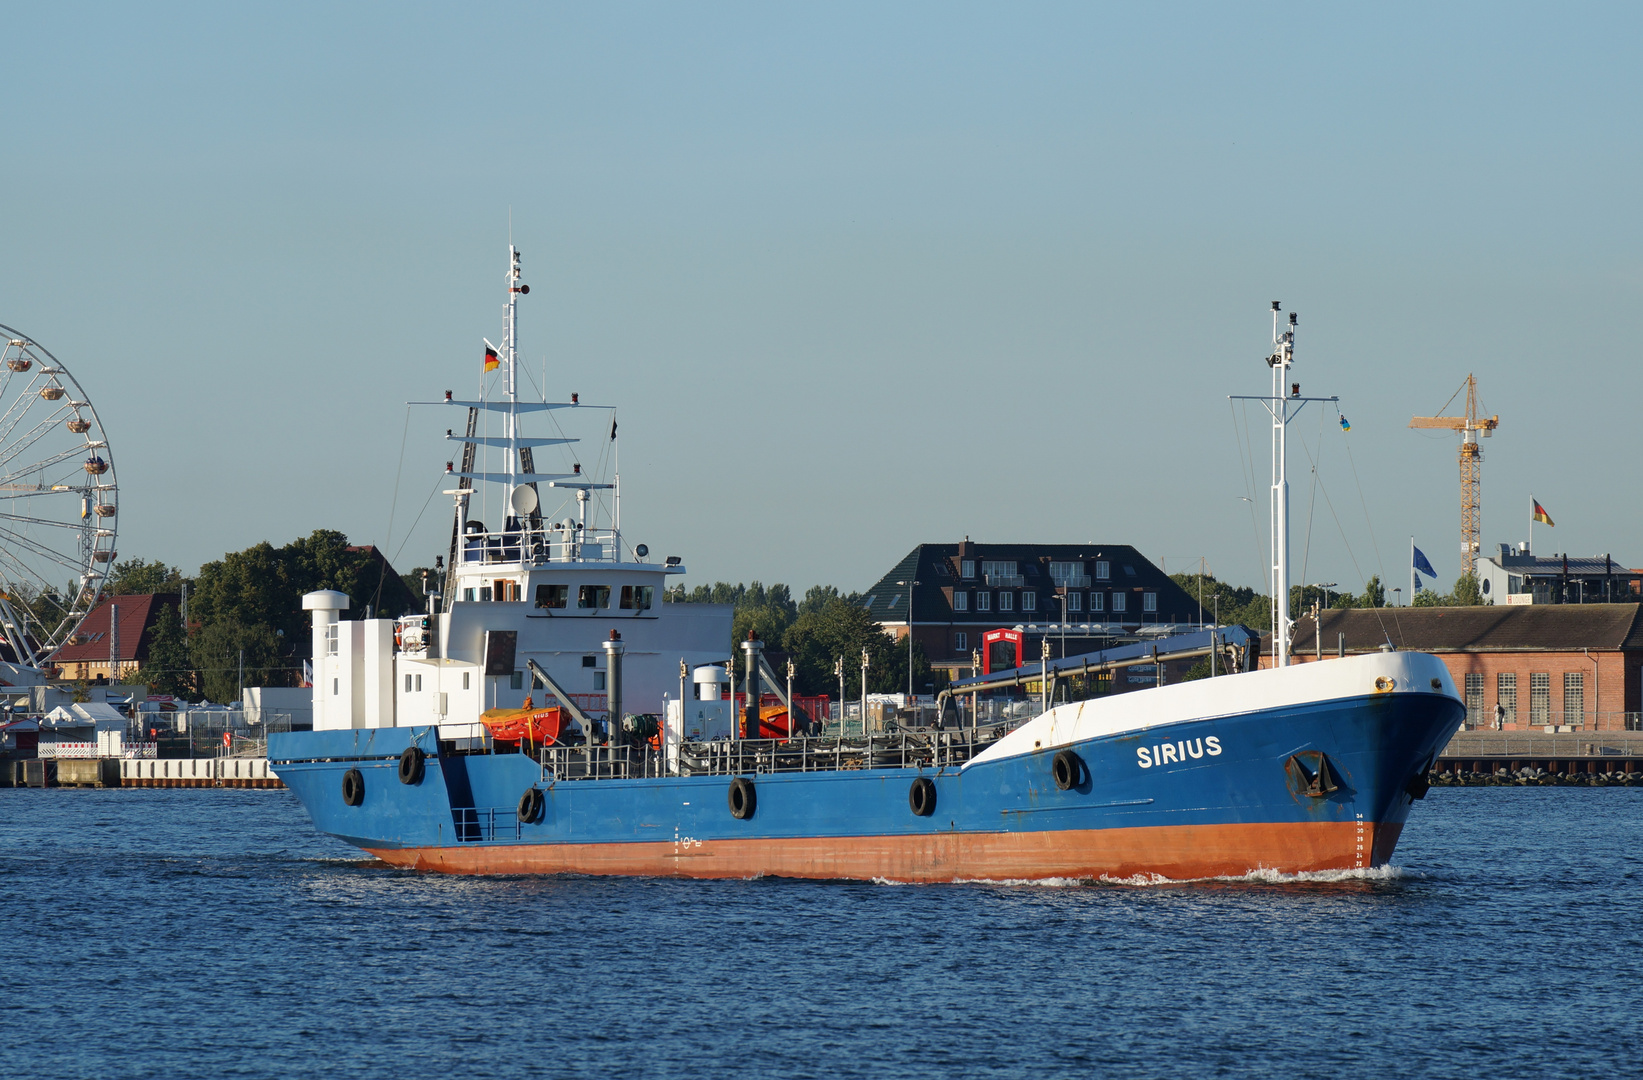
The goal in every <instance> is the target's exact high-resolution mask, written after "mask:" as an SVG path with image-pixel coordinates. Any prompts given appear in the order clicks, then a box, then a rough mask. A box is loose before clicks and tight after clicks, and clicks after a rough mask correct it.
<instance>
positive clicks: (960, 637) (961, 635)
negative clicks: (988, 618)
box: [953, 630, 970, 652]
mask: <svg viewBox="0 0 1643 1080" xmlns="http://www.w3.org/2000/svg"><path fill="white" fill-rule="evenodd" d="M969 647H970V635H969V634H966V633H965V632H964V631H962V630H960V631H959V632H958V633H956V634H954V635H953V651H954V652H963V651H964V650H965V649H968V648H969Z"/></svg>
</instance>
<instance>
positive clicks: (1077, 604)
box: [1067, 592, 1084, 611]
mask: <svg viewBox="0 0 1643 1080" xmlns="http://www.w3.org/2000/svg"><path fill="white" fill-rule="evenodd" d="M1067 610H1068V611H1083V610H1084V594H1083V593H1075V592H1070V593H1068V594H1067Z"/></svg>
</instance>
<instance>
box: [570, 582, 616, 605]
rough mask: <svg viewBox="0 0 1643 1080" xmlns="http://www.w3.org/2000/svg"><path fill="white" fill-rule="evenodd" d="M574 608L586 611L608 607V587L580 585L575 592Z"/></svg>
mask: <svg viewBox="0 0 1643 1080" xmlns="http://www.w3.org/2000/svg"><path fill="white" fill-rule="evenodd" d="M576 606H577V607H579V608H585V609H588V610H594V609H598V608H608V607H610V586H609V585H582V586H580V587H578V588H577V590H576Z"/></svg>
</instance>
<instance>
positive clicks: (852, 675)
mask: <svg viewBox="0 0 1643 1080" xmlns="http://www.w3.org/2000/svg"><path fill="white" fill-rule="evenodd" d="M782 646H783V647H784V648H785V649H786V650H787V651H788V652H789V653H790V654H791V655H792V657H793V666H794V668H795V674H794V679H793V685H794V688H795V689H797V690H801V691H802V692H803V693H807V694H828V693H831V694H837V693H838V678H837V676H835V675H834V674H833V663H834V660H835V658H837V657H843V658H844V671H845V680H844V685H845V693H846V694H847V695H849V694H856V693H859V692H860V690H861V653H862V650H863V649H866V650H867V653H868V656H869V658H870V660H869V663H870V666H869V668H868V672H867V688H868V690H869V691H870V692H872V693H881V694H882V693H897V692H899V691H905V690H906V689H907V647H906V645H905V644H903V643H900V642H897V641H896V639H895V638H893V637H891V636H890V635H889V634H888V633H886V632H885V631H884V629H883V628H882V627H880V626H879V624H878V623H876V622H874V621H873V618H872V616H871V615H869V614H868V612H867V609H866V608H864V607H862V606H861V605H860V604H856V603H851V602H849V601H847V600H844V599H840V598H834V599H832V600H830V601H828V602H827V603H826V604H825V605H824V606H823V607H822V608H821V610H819V611H807V612H805V613H804V614H802V615H800V616H799V617H798V618H797V619H796V620H794V622H793V625H792V626H790V627H788V630H787V633H786V635H785V636H784V637H783V639H782ZM929 681H930V664H929V661H928V660H927V659H926V658H925V656H924V650H923V648H922V647H921V646H919V645H918V644H917V643H916V642H915V643H914V646H913V685H914V688H915V689H916V690H919V691H922V690H923V688H924V684H925V683H927V682H929Z"/></svg>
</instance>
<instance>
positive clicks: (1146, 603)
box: [1141, 592, 1158, 611]
mask: <svg viewBox="0 0 1643 1080" xmlns="http://www.w3.org/2000/svg"><path fill="white" fill-rule="evenodd" d="M1141 610H1142V611H1157V610H1158V594H1157V593H1155V592H1144V593H1142V594H1141Z"/></svg>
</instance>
